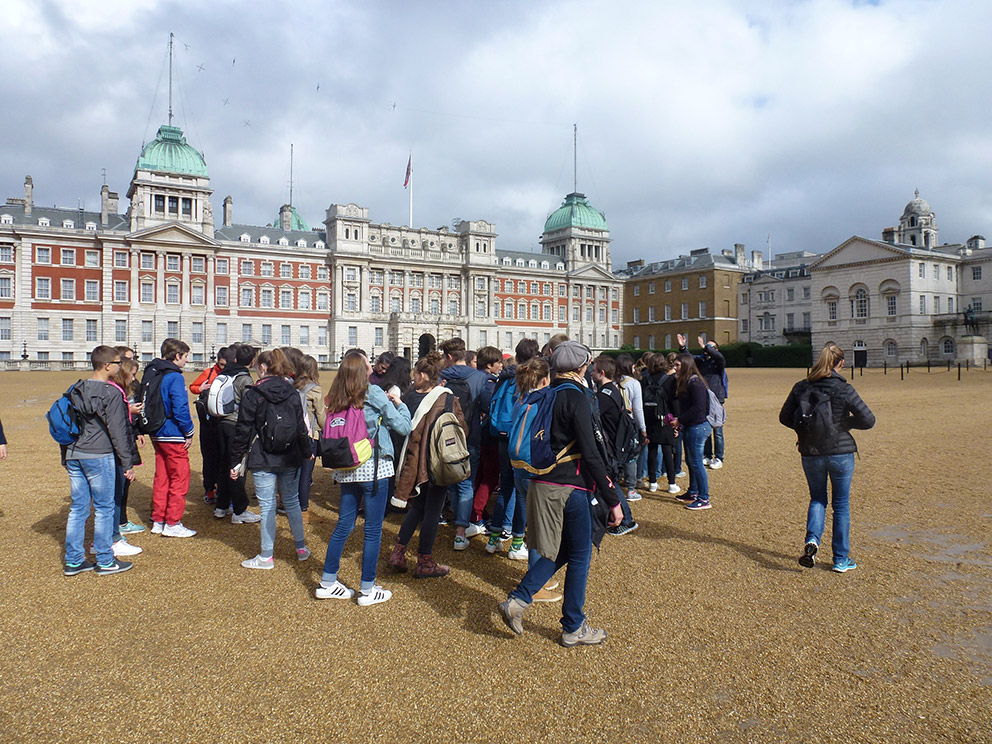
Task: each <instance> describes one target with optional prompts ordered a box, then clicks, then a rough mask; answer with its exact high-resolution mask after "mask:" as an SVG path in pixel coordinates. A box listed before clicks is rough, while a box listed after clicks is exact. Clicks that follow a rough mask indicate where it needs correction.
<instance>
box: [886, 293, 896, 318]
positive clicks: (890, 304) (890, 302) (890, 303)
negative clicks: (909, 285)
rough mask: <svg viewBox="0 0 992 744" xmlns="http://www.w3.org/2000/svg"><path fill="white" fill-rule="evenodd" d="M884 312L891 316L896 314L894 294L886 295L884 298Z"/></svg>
mask: <svg viewBox="0 0 992 744" xmlns="http://www.w3.org/2000/svg"><path fill="white" fill-rule="evenodd" d="M885 314H886V315H888V316H893V315H895V314H896V296H895V295H887V296H886V298H885Z"/></svg>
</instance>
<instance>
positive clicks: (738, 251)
mask: <svg viewBox="0 0 992 744" xmlns="http://www.w3.org/2000/svg"><path fill="white" fill-rule="evenodd" d="M745 260H746V258H745V255H744V244H743V243H734V262H735V263H736V264H737V265H738V266H740V267H741V268H744V262H745Z"/></svg>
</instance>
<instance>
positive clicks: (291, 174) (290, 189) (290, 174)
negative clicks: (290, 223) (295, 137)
mask: <svg viewBox="0 0 992 744" xmlns="http://www.w3.org/2000/svg"><path fill="white" fill-rule="evenodd" d="M289 206H293V143H292V142H290V143H289Z"/></svg>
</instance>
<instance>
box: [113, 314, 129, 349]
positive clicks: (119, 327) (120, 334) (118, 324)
mask: <svg viewBox="0 0 992 744" xmlns="http://www.w3.org/2000/svg"><path fill="white" fill-rule="evenodd" d="M114 341H116V342H117V343H119V344H126V343H127V321H126V320H115V321H114Z"/></svg>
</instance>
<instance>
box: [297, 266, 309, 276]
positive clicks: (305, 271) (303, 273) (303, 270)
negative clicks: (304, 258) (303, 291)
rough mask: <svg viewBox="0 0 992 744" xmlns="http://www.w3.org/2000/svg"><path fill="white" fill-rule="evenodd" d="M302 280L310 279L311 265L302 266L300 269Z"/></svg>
mask: <svg viewBox="0 0 992 744" xmlns="http://www.w3.org/2000/svg"><path fill="white" fill-rule="evenodd" d="M299 274H300V279H309V278H310V264H301V265H300V268H299Z"/></svg>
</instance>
